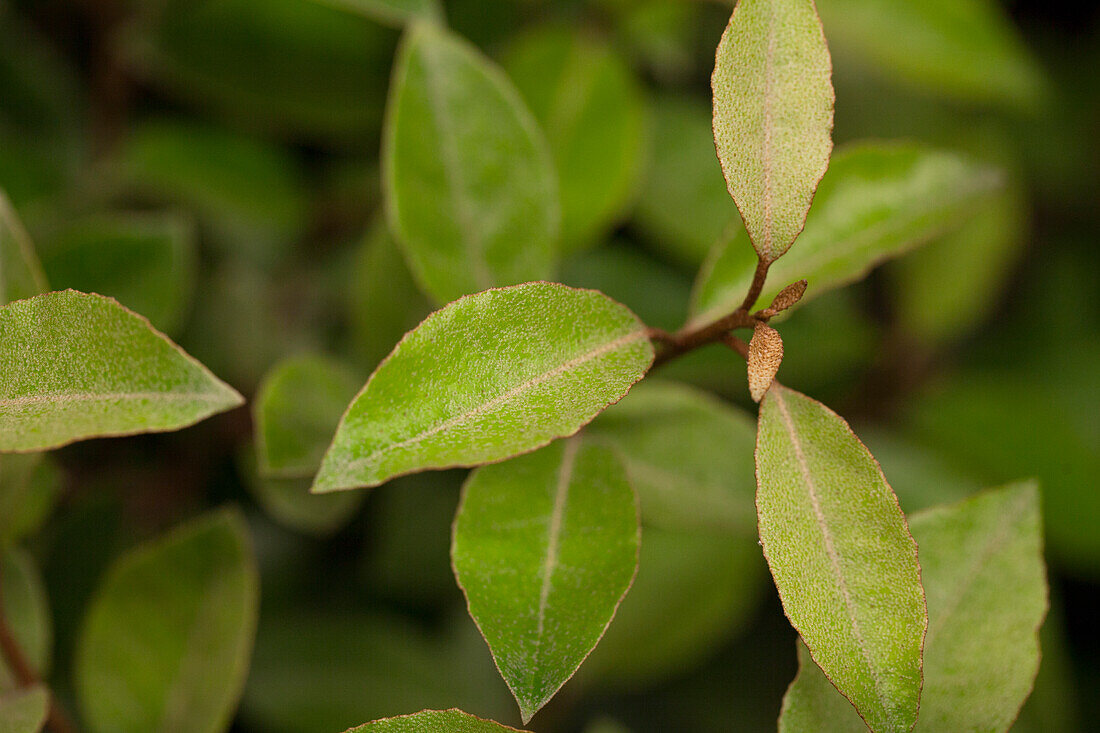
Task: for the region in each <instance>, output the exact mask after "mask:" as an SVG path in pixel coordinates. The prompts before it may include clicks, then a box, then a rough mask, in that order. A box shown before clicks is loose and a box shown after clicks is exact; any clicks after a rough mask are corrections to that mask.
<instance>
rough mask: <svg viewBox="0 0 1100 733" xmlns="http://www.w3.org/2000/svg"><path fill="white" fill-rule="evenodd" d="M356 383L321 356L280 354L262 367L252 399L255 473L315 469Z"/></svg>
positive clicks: (287, 473)
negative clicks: (272, 363)
mask: <svg viewBox="0 0 1100 733" xmlns="http://www.w3.org/2000/svg"><path fill="white" fill-rule="evenodd" d="M357 385H358V381H357V380H356V378H355V376H354V375H353V374H352V373H351V372H350V371H349V370H348V369H346V368H345V367H344V366H343V365H342V364H340V363H338V362H336V361H333V360H331V359H329V358H327V357H324V356H316V355H303V356H297V357H292V358H289V359H284V360H283V361H281V362H280V363H279V364H277V365H276V366H275V367H274V368H273V369H272V370H271V371H270V372H268V374H267V376H266V377H265V378H264V380H263V382H262V383H261V384H260V388H259V390H257V392H256V399H255V401H254V403H253V409H254V410H255V413H254V414H255V424H256V457H257V459H258V461H259V469H260V472H261V473H262V474H264V475H266V476H274V477H281V478H292V477H298V478H300V477H306V476H312V475H313V474H315V473H316V472H317V468H318V466H320V465H321V458H322V456H324V453H325V449H326V448H328V445H329V442H330V441H331V439H332V434H333V432H334V431H335V429H336V425H337V424H338V423H339V422H340V416H341V415H343V414H344V410H345V409H346V408H347V405H348V402H349V401H350V400H351V398H352V397H354V396H355V392H356V387H357Z"/></svg>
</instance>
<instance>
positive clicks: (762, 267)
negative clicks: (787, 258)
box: [737, 258, 772, 312]
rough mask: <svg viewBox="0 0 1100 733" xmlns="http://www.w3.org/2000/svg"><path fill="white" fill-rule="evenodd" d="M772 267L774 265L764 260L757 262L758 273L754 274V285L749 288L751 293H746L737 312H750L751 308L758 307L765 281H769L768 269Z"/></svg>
mask: <svg viewBox="0 0 1100 733" xmlns="http://www.w3.org/2000/svg"><path fill="white" fill-rule="evenodd" d="M771 265H772V263H771V262H770V261H765V260H764V258H760V259H758V260H757V261H756V272H754V273H753V274H752V285H750V286H749V292H747V293H745V300H744V301H742V303H741V307H740V308H738V309H737V310H739V311H746V312H748V310H749V309H750V308H752V307H753V306H754V305H756V301H757V299H758V298H759V297H760V293H761V292H763V290H764V281H765V280H767V279H768V268H769V267H771Z"/></svg>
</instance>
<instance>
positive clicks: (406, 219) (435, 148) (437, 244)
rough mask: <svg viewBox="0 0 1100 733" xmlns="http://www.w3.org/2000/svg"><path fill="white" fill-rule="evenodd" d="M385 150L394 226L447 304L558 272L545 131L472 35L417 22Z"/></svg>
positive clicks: (401, 61)
mask: <svg viewBox="0 0 1100 733" xmlns="http://www.w3.org/2000/svg"><path fill="white" fill-rule="evenodd" d="M396 64H397V65H396V67H395V70H394V77H393V83H392V86H391V92H390V100H389V103H388V108H387V118H388V119H387V123H386V134H385V141H384V143H383V149H382V158H383V160H382V163H383V171H384V172H383V181H384V188H385V193H386V210H387V214H388V216H389V222H390V228H391V229H392V230H393V232H394V233H395V235H396V236H397V239H398V241H399V242H400V243H401V245H402V246H403V247H404V251H405V255H406V257H407V258H408V260H409V264H410V265H411V267H412V270H413V274H414V275H415V276H416V278H417V280H418V281H419V282H420V284H421V286H422V287H423V288H424V290H425V291H426V292H427V293H429V294H430V295H432V296H433V297H435V298H436V299H437V300H439V301H441V302H447V301H449V300H454V299H455V298H457V297H459V296H460V295H465V294H466V293H472V292H475V291H478V290H484V289H485V288H489V287H492V286H494V285H512V284H515V283H519V282H524V281H526V280H538V279H542V278H546V277H548V276H549V275H550V274H551V272H552V270H553V262H554V244H555V239H556V237H557V235H558V224H559V221H560V216H561V214H560V211H559V204H558V184H557V181H556V180H555V176H554V167H553V166H554V164H553V160H552V159H551V157H550V152H549V149H548V147H547V144H546V140H545V139H544V137H543V135H542V132H541V131H540V130H539V128H538V125H537V123H536V122H535V120H534V118H533V117H532V115H531V113H530V111H528V109H527V107H526V106H524V104H523V101H522V100H521V99H520V96H519V92H517V91H516V89H515V87H513V86H512V83H511V82H510V81H509V80H508V78H507V77H506V76H505V75H504V72H503V71H501V70H500V69H499V68H497V67H496V66H495V65H494V64H493V63H492V62H491V61H489V60H488V59H486V58H485V57H484V56H482V55H481V54H480V53H479V52H478V51H477V50H476V49H475V48H474V47H473V46H471V45H469V44H468V43H467V42H466V41H464V40H462V39H460V38H458V37H457V36H454V35H452V34H450V33H449V32H448V31H447V30H445V29H443V28H440V27H438V26H436V25H434V24H431V23H417V24H416V25H414V26H412V27H411V28H410V29H409V30H408V31H407V35H406V37H405V39H404V41H403V42H402V45H401V48H400V50H399V52H398V58H397V62H396Z"/></svg>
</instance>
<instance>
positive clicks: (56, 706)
mask: <svg viewBox="0 0 1100 733" xmlns="http://www.w3.org/2000/svg"><path fill="white" fill-rule="evenodd" d="M3 580H4V578H3V567H2V563H0V658H2V659H3V661H4V662H5V663H6V664H7V666H8V668H9V669H11V671H12V672H13V673H14V674H15V679H16V681H17V682H18V684H19V687H33V686H34V685H38V684H41V682H42V681H41V680H40V679H39V678H38V674H37V673H36V672H35V671H34V668H33V667H31V663H30V661H29V660H28V659H27V655H26V654H24V653H23V649H22V647H20V646H19V641H18V640H17V639H16V638H15V633H14V632H13V631H12V629H11V626H10V625H9V624H8V619H7V616H6V615H5V614H4V597H3V593H2V589H3ZM49 693H50V708H49V712H48V713H47V716H46V727H47V728H48V729H49V730H52V731H54V733H76V726H74V725H73V724H72V721H70V720H69V716H68V715H66V713H65V711H64V710H63V709H62V708H61V704H60V703H59V702H58V700H57V696H56V695H54V694H53V691H52V690H50V691H49Z"/></svg>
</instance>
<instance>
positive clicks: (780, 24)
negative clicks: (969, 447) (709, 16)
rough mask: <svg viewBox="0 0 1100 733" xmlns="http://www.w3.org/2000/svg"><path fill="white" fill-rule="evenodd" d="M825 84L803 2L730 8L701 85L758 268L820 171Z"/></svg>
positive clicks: (826, 73)
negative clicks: (709, 73) (710, 96)
mask: <svg viewBox="0 0 1100 733" xmlns="http://www.w3.org/2000/svg"><path fill="white" fill-rule="evenodd" d="M831 76H832V62H831V61H830V59H829V49H828V47H827V46H826V45H825V35H824V34H823V33H822V31H821V21H820V19H819V18H818V17H817V9H816V8H815V7H814V3H813V0H739V2H738V3H737V7H735V8H734V10H733V15H732V16H731V17H730V22H729V25H728V26H727V27H726V32H725V33H723V34H722V40H721V42H719V44H718V54H717V56H716V59H715V64H714V76H713V77H711V86H712V87H713V89H714V142H715V145H716V146H717V148H718V159H719V160H720V161H721V162H722V172H723V173H724V174H725V176H726V184H727V186H728V188H729V192H730V196H732V197H733V200H734V201H735V202H736V203H737V208H738V209H739V210H740V211H741V218H742V219H743V220H744V222H745V228H746V229H747V230H748V232H749V238H750V239H751V240H752V243H753V247H754V248H755V249H756V252H757V253H758V254H759V256H760V259H761V260H762V261H764V262H772V261H773V260H775V259H777V258H778V257H780V256H781V255H782V254H783V253H784V252H786V251H787V250H788V249H789V248H790V246H791V244H793V243H794V240H795V238H796V237H797V236H798V234H799V232H801V231H802V225H803V224H804V223H805V222H806V212H807V211H809V209H810V201H811V200H812V199H813V196H814V189H816V188H817V184H818V182H819V181H820V180H821V176H823V175H824V174H825V169H826V168H828V166H829V153H830V152H832V149H833V141H832V137H831V133H832V130H833V101H834V94H833V83H832V80H831ZM785 284H786V283H784V285H785Z"/></svg>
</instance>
